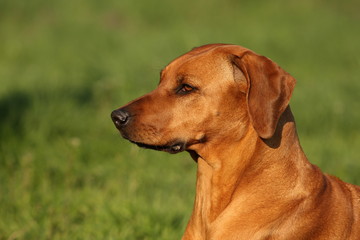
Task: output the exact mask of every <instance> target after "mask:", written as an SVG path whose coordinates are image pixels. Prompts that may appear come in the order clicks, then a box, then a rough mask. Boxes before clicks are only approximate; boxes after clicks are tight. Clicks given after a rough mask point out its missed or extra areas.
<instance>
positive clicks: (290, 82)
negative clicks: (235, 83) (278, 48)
mask: <svg viewBox="0 0 360 240" xmlns="http://www.w3.org/2000/svg"><path fill="white" fill-rule="evenodd" d="M233 62H234V64H235V65H236V66H237V67H239V68H240V70H241V71H242V72H243V74H244V75H245V78H246V80H247V106H248V112H249V115H250V119H251V122H252V124H253V127H254V129H255V130H256V132H257V133H258V134H259V136H260V137H261V138H264V139H269V138H271V137H272V136H273V135H274V132H275V130H276V126H277V123H278V121H279V118H280V116H281V114H282V113H283V112H284V110H285V109H286V107H287V106H288V104H289V101H290V97H291V94H292V92H293V90H294V87H295V83H296V80H295V79H294V78H293V77H292V76H291V75H290V74H288V73H287V72H285V71H284V70H283V69H282V68H280V67H279V66H278V65H277V64H276V63H274V62H273V61H271V60H270V59H268V58H266V57H264V56H259V55H257V54H255V53H253V52H250V51H248V52H245V53H244V54H243V55H242V56H240V57H235V59H234V60H233Z"/></svg>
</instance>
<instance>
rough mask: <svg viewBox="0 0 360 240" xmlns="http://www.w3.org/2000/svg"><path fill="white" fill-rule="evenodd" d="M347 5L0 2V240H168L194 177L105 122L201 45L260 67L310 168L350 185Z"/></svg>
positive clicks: (357, 138) (357, 66) (358, 150)
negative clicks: (290, 118) (238, 52)
mask: <svg viewBox="0 0 360 240" xmlns="http://www.w3.org/2000/svg"><path fill="white" fill-rule="evenodd" d="M359 11H360V2H359V1H355V0H327V1H325V0H316V1H314V0H302V1H295V0H290V1H287V0H275V1H265V0H263V1H262V0H256V1H255V0H254V1H236V0H223V1H215V0H206V1H205V0H199V1H194V0H182V1H168V0H153V1H146V0H142V1H141V0H139V1H132V0H110V1H100V0H72V1H65V0H64V1H49V0H46V1H45V0H31V1H27V0H0V240H10V239H11V240H15V239H26V240H29V239H34V240H35V239H36V240H40V239H52V240H56V239H72V240H74V239H164V240H165V239H166V240H168V239H180V237H181V235H182V232H183V231H184V228H185V225H186V223H187V220H188V218H189V215H190V213H191V210H192V204H193V199H194V187H195V172H196V164H195V163H194V162H193V161H192V160H191V158H190V157H189V156H188V155H187V154H186V153H182V154H178V155H169V154H166V153H161V152H155V151H151V150H144V149H139V148H137V147H136V146H134V145H132V144H130V143H128V142H126V141H125V140H123V139H122V138H121V137H120V136H119V134H118V132H117V131H116V129H115V128H114V126H113V124H112V122H111V120H110V112H111V111H112V110H113V109H115V108H117V107H119V106H121V105H123V104H125V103H126V102H128V101H129V100H131V99H133V98H135V97H138V96H140V95H142V94H144V93H146V92H148V91H150V90H151V89H153V88H155V87H156V85H157V83H158V77H159V71H160V69H161V68H162V67H164V66H165V65H166V64H167V63H169V62H170V61H171V60H172V59H174V58H175V57H177V56H179V55H180V54H182V53H185V52H186V51H188V50H190V49H191V48H193V47H195V46H200V45H203V44H206V43H217V42H221V43H233V44H239V45H243V46H245V47H248V48H250V49H252V50H254V51H256V52H258V53H260V54H262V55H265V56H268V57H270V58H271V59H273V60H274V61H276V62H277V63H278V64H279V65H281V66H282V67H283V68H284V69H285V70H286V71H288V72H290V73H291V74H292V75H293V76H294V77H295V78H296V79H297V81H298V83H297V86H296V89H295V93H294V96H293V98H292V101H291V105H292V110H293V113H294V115H295V118H296V120H297V126H298V132H299V136H300V140H301V142H302V145H303V148H304V150H305V152H306V153H307V155H308V157H309V159H310V161H311V162H313V163H315V164H317V165H319V166H320V167H321V168H322V169H323V170H324V171H326V172H328V173H331V174H334V175H337V176H339V177H340V178H342V179H343V180H345V181H348V182H351V183H355V184H360V158H359V155H360V134H359V131H360V111H359V109H360V101H359V100H360V79H359V78H360V44H359V43H360V28H359V26H360V15H359Z"/></svg>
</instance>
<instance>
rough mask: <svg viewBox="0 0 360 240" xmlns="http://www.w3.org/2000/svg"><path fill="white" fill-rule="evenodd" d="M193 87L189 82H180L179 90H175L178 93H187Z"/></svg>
mask: <svg viewBox="0 0 360 240" xmlns="http://www.w3.org/2000/svg"><path fill="white" fill-rule="evenodd" d="M194 89H195V88H194V87H192V86H190V85H189V84H182V85H181V86H180V87H179V90H178V91H177V93H179V94H187V93H190V92H192V91H193V90H194Z"/></svg>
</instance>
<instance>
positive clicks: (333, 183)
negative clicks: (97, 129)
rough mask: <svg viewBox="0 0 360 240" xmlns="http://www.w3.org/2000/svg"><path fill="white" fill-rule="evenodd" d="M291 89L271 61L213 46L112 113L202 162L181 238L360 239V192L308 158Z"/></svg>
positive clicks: (130, 132)
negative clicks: (294, 114) (292, 100)
mask: <svg viewBox="0 0 360 240" xmlns="http://www.w3.org/2000/svg"><path fill="white" fill-rule="evenodd" d="M294 86H295V79H294V78H293V77H292V76H291V75H290V74H288V73H287V72H285V71H284V70H283V69H282V68H280V67H279V66H278V65H277V64H276V63H274V62H273V61H271V60H270V59H269V58H266V57H264V56H260V55H257V54H256V53H254V52H253V51H251V50H249V49H246V48H243V47H240V46H236V45H225V44H211V45H205V46H202V47H198V48H195V49H193V50H192V51H190V52H188V53H186V54H184V55H182V56H180V57H178V58H177V59H175V60H174V61H173V62H171V63H170V64H169V65H168V66H166V67H165V68H164V69H163V70H162V71H161V78H160V83H159V86H158V88H156V89H155V90H154V91H152V92H150V93H148V94H146V95H144V96H143V97H140V98H138V99H136V100H134V101H132V102H130V103H129V104H127V105H125V106H123V107H121V108H119V109H117V110H115V111H113V112H112V114H111V117H112V119H113V121H114V123H115V126H116V127H117V128H118V130H119V131H120V133H121V135H122V136H123V137H124V138H125V139H128V140H129V141H131V142H133V143H135V144H137V145H139V146H140V147H145V148H150V149H155V150H162V151H166V152H170V153H178V152H181V151H187V152H189V153H190V155H191V157H192V158H193V159H194V160H195V161H196V162H197V182H196V197H195V203H194V209H193V213H192V215H191V218H190V220H189V223H188V225H187V228H186V230H185V233H184V236H183V238H182V239H183V240H189V239H192V240H202V239H203V240H205V239H207V240H210V239H211V240H218V239H219V240H220V239H221V240H225V239H231V240H235V239H244V240H249V239H291V240H293V239H339V240H340V239H341V240H344V239H360V187H358V186H355V185H351V184H349V183H345V182H342V181H341V180H339V179H338V178H336V177H332V176H329V175H326V174H323V173H322V172H321V171H320V169H319V168H318V167H316V166H314V165H312V164H311V163H310V162H309V161H308V159H307V158H306V156H305V154H304V152H303V150H302V148H301V146H300V143H299V139H298V136H297V133H296V128H295V122H294V118H293V115H292V113H291V110H290V107H289V101H290V97H291V95H292V92H293V89H294Z"/></svg>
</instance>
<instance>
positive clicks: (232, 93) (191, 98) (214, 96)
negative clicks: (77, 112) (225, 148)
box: [111, 44, 295, 153]
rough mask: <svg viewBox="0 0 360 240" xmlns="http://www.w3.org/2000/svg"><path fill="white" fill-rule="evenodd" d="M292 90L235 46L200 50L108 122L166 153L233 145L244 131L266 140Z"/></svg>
mask: <svg viewBox="0 0 360 240" xmlns="http://www.w3.org/2000/svg"><path fill="white" fill-rule="evenodd" d="M294 86H295V79H294V78H293V77H291V76H290V75H289V74H288V73H286V72H285V71H284V70H282V69H281V68H280V67H279V66H278V65H277V64H276V63H274V62H272V61H271V60H270V59H268V58H266V57H263V56H259V55H257V54H255V53H254V52H252V51H250V50H248V49H246V48H243V47H240V46H235V45H225V44H211V45H205V46H202V47H198V48H195V49H193V50H192V51H190V52H188V53H186V54H184V55H182V56H180V57H179V58H177V59H175V60H174V61H172V62H171V63H170V64H169V65H168V66H166V67H165V68H164V69H163V70H162V71H161V77H160V83H159V85H158V87H157V88H156V89H155V90H154V91H152V92H150V93H148V94H146V95H144V96H142V97H140V98H138V99H136V100H134V101H132V102H130V103H128V104H127V105H125V106H123V107H121V108H119V109H117V110H115V111H113V112H112V114H111V117H112V119H113V122H114V123H115V126H116V127H117V128H118V129H119V131H120V132H121V134H122V136H123V137H124V138H126V139H128V140H130V141H131V142H133V143H136V144H137V145H139V146H141V147H146V148H151V149H156V150H163V151H167V152H170V153H177V152H180V151H183V150H198V149H200V148H203V147H204V146H206V144H207V143H213V144H217V143H221V142H223V141H228V140H231V141H239V140H241V138H243V136H244V135H245V134H246V132H248V131H249V130H254V131H256V133H257V134H258V136H259V137H261V138H264V139H269V138H271V137H272V136H273V134H274V132H275V130H276V127H277V123H278V120H279V118H280V116H281V114H282V113H283V111H284V110H285V108H286V107H287V106H288V104H289V100H290V97H291V94H292V91H293V89H294Z"/></svg>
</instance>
